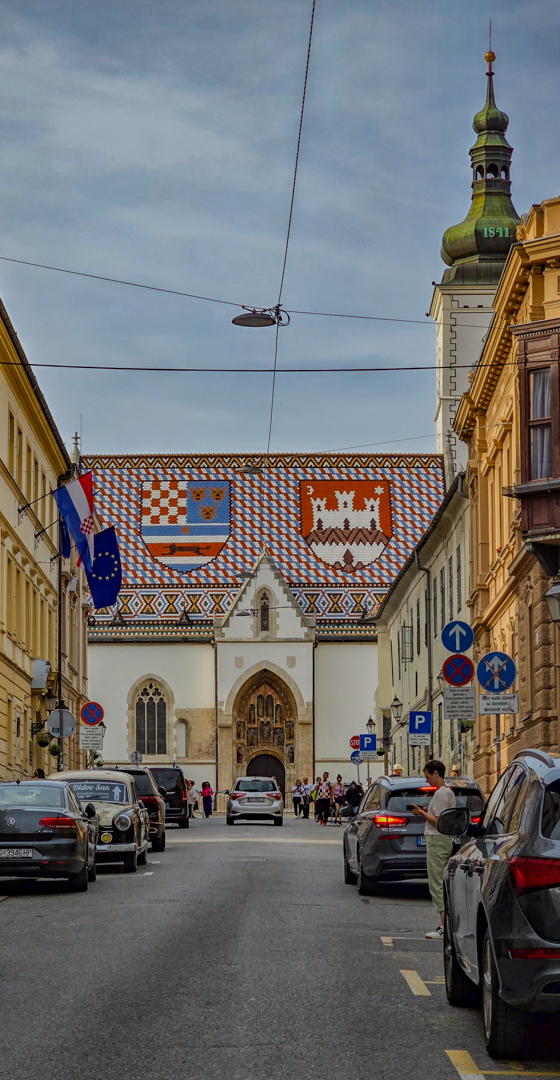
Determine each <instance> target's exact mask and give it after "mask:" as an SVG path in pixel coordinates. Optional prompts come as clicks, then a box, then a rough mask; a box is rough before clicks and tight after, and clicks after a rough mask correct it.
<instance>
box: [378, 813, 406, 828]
mask: <svg viewBox="0 0 560 1080" xmlns="http://www.w3.org/2000/svg"><path fill="white" fill-rule="evenodd" d="M373 822H374V824H375V825H377V828H378V829H384V828H386V826H387V825H408V822H409V819H408V818H405V817H396V815H395V814H376V815H375V817H374V818H373Z"/></svg>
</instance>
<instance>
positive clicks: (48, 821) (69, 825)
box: [39, 814, 76, 832]
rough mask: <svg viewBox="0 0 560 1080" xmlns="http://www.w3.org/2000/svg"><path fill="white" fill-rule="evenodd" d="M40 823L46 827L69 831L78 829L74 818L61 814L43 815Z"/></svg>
mask: <svg viewBox="0 0 560 1080" xmlns="http://www.w3.org/2000/svg"><path fill="white" fill-rule="evenodd" d="M39 825H42V826H43V828H44V829H54V830H56V831H58V830H59V829H65V830H67V831H72V832H75V831H76V822H75V821H74V818H71V817H64V816H63V815H62V814H59V815H58V817H42V818H41V819H40V821H39Z"/></svg>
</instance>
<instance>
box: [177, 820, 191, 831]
mask: <svg viewBox="0 0 560 1080" xmlns="http://www.w3.org/2000/svg"><path fill="white" fill-rule="evenodd" d="M189 824H190V822H189V819H188V817H186V818H183V819H182V821H180V822H179V828H180V829H188V827H189Z"/></svg>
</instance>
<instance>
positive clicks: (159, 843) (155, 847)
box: [152, 833, 165, 851]
mask: <svg viewBox="0 0 560 1080" xmlns="http://www.w3.org/2000/svg"><path fill="white" fill-rule="evenodd" d="M152 851H165V833H164V834H163V836H154V838H153V840H152Z"/></svg>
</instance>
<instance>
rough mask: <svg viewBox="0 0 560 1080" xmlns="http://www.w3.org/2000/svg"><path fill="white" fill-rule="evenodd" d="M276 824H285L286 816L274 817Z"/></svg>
mask: <svg viewBox="0 0 560 1080" xmlns="http://www.w3.org/2000/svg"><path fill="white" fill-rule="evenodd" d="M274 824H275V825H283V824H284V818H283V817H275V818H274Z"/></svg>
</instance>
